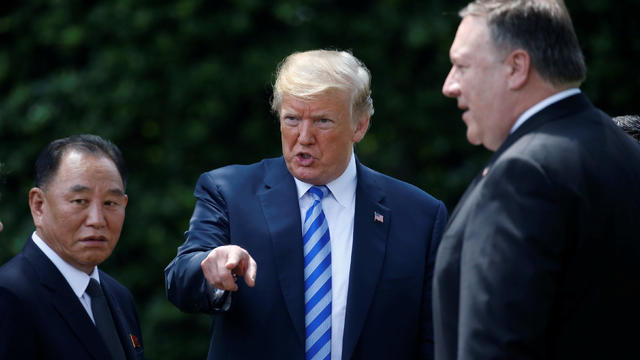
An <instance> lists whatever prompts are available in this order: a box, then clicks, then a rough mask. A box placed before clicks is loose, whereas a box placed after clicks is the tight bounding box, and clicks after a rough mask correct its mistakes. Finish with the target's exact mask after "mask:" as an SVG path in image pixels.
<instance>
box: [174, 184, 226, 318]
mask: <svg viewBox="0 0 640 360" xmlns="http://www.w3.org/2000/svg"><path fill="white" fill-rule="evenodd" d="M194 195H195V197H196V205H195V209H194V211H193V215H192V216H191V221H190V223H189V230H188V231H186V232H185V242H184V243H183V244H182V245H181V246H180V247H179V248H178V254H177V256H176V257H175V259H173V261H171V263H170V264H169V265H168V266H167V267H166V269H165V281H166V290H167V297H168V298H169V300H170V301H171V302H172V303H173V304H174V305H175V306H177V307H178V308H179V309H180V310H182V311H184V312H203V313H215V312H217V311H220V310H223V309H221V307H222V308H224V309H228V305H229V303H228V301H225V300H228V299H230V297H228V296H224V297H221V296H220V294H219V292H216V291H215V290H216V289H215V288H214V287H213V286H211V285H209V284H208V283H207V281H206V279H205V277H204V274H203V273H202V268H201V267H200V263H201V262H202V261H203V260H204V259H205V258H206V257H207V255H208V254H209V252H210V251H211V250H213V249H214V248H216V247H218V246H223V245H228V244H229V243H230V239H229V219H228V211H227V206H226V203H225V200H224V198H223V196H222V194H221V193H220V191H219V188H218V187H217V185H215V184H214V183H213V181H212V179H211V175H210V173H205V174H202V175H201V176H200V178H199V179H198V183H197V184H196V189H195V191H194ZM221 300H222V301H221ZM221 302H222V303H223V304H220V303H221ZM222 305H224V306H222Z"/></svg>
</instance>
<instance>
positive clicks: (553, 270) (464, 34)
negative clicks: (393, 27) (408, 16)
mask: <svg viewBox="0 0 640 360" xmlns="http://www.w3.org/2000/svg"><path fill="white" fill-rule="evenodd" d="M460 15H461V17H462V21H461V23H460V26H459V27H458V31H457V33H456V36H455V39H454V41H453V44H452V45H451V49H450V52H449V54H450V58H451V62H452V68H451V71H450V72H449V75H448V76H447V78H446V80H445V83H444V86H443V89H442V90H443V93H444V95H446V96H448V97H451V98H456V99H457V102H458V107H459V108H460V109H462V110H463V111H464V113H463V114H462V120H463V121H464V122H465V124H466V125H467V139H468V140H469V142H470V143H472V144H475V145H480V144H482V145H484V146H485V147H486V148H487V149H489V150H491V151H494V152H495V153H494V154H493V156H492V157H491V159H490V160H489V162H488V164H487V165H486V166H485V167H484V169H483V170H482V171H481V172H480V173H479V174H478V176H477V177H476V179H474V180H473V182H472V184H471V185H470V186H469V188H468V189H467V191H466V192H465V194H464V195H463V196H462V198H461V200H460V202H459V203H458V205H457V207H456V209H455V210H454V212H453V214H452V216H451V220H450V221H449V224H448V226H447V230H446V231H445V234H444V236H443V238H442V243H441V246H440V248H439V250H438V256H437V260H436V267H435V275H434V324H435V342H436V358H437V359H439V360H449V359H451V360H453V359H473V360H482V359H626V358H635V357H637V354H638V350H637V348H636V345H635V344H636V341H637V339H636V338H637V334H638V331H637V329H636V326H637V324H638V322H639V321H640V310H639V307H638V304H637V295H636V294H638V293H640V282H638V281H637V276H638V275H640V262H639V261H638V259H639V258H640V242H639V241H638V231H637V223H638V218H639V214H640V200H639V199H640V186H639V184H640V147H638V146H637V144H636V143H635V142H634V140H633V139H632V138H631V137H628V136H627V135H625V134H624V132H623V131H621V130H620V129H618V128H617V127H616V124H615V123H614V122H613V121H612V120H611V118H610V117H609V116H607V115H606V114H604V113H603V112H601V111H600V110H598V109H597V108H595V107H594V106H593V105H592V104H591V102H590V101H589V99H588V98H587V97H586V96H585V95H584V94H582V93H581V91H580V90H579V89H578V86H579V85H580V83H581V82H582V80H583V79H584V78H585V73H586V68H585V64H584V60H583V56H582V52H581V50H580V47H579V45H578V40H577V37H576V35H575V33H574V30H573V25H572V23H571V19H570V17H569V13H568V11H567V9H566V7H565V6H564V4H563V3H562V1H558V0H510V1H509V0H477V1H474V2H473V3H471V4H469V5H468V6H467V7H466V8H464V9H463V10H462V11H461V13H460ZM633 354H636V355H633Z"/></svg>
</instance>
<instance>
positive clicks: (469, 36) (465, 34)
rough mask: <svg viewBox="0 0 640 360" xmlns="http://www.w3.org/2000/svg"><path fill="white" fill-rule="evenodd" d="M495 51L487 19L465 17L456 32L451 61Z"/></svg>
mask: <svg viewBox="0 0 640 360" xmlns="http://www.w3.org/2000/svg"><path fill="white" fill-rule="evenodd" d="M493 49H494V46H493V43H492V41H491V37H490V35H489V26H488V25H487V20H486V18H485V17H480V16H471V15H468V16H465V17H464V18H463V19H462V21H461V22H460V25H459V26H458V31H457V32H456V36H455V39H454V40H453V44H451V49H450V51H449V55H450V56H451V59H454V60H456V59H460V58H467V57H471V56H474V57H475V56H477V55H480V54H489V53H490V52H491V51H492V50H493Z"/></svg>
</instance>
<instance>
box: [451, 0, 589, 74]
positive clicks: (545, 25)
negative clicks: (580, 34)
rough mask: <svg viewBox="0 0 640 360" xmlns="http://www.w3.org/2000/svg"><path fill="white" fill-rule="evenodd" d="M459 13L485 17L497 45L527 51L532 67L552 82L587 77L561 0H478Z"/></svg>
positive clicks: (508, 50) (571, 25)
mask: <svg viewBox="0 0 640 360" xmlns="http://www.w3.org/2000/svg"><path fill="white" fill-rule="evenodd" d="M459 15H460V16H461V17H463V18H464V17H465V16H480V17H485V18H486V19H487V24H488V26H489V30H490V33H491V39H492V41H493V43H494V45H496V48H498V49H503V50H505V51H507V52H510V51H513V50H515V49H517V48H520V49H523V50H525V51H526V52H527V53H528V54H529V56H530V57H531V66H532V67H533V68H534V69H535V70H536V71H537V72H538V74H540V76H541V77H542V78H543V79H544V80H546V81H548V82H549V83H551V84H553V85H564V84H569V83H574V82H578V83H580V82H582V81H583V80H584V79H585V77H586V72H587V69H586V65H585V62H584V56H583V54H582V50H581V49H580V45H579V43H578V38H577V36H576V34H575V31H574V29H573V24H572V22H571V17H570V16H569V11H568V10H567V8H566V6H565V5H564V2H563V1H562V0H476V1H474V2H472V3H470V4H468V5H467V6H466V7H465V8H464V9H462V10H461V11H460V13H459Z"/></svg>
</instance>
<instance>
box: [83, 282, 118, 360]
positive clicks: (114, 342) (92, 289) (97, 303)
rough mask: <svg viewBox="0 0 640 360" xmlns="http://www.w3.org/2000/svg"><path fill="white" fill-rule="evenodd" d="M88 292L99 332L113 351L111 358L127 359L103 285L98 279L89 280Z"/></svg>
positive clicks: (110, 350)
mask: <svg viewBox="0 0 640 360" xmlns="http://www.w3.org/2000/svg"><path fill="white" fill-rule="evenodd" d="M86 292H87V294H89V296H91V312H93V318H94V319H95V323H96V327H97V328H98V332H99V333H100V336H102V339H103V340H104V343H105V345H107V348H108V349H109V352H110V353H111V358H112V359H114V360H124V359H126V357H125V355H124V350H123V349H122V343H121V342H120V337H119V336H118V332H117V331H116V325H115V324H114V322H113V317H112V316H111V311H110V310H109V305H108V304H107V299H105V297H104V293H103V292H102V287H101V286H100V284H99V283H98V282H97V281H96V279H91V280H90V281H89V286H87V291H86Z"/></svg>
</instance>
